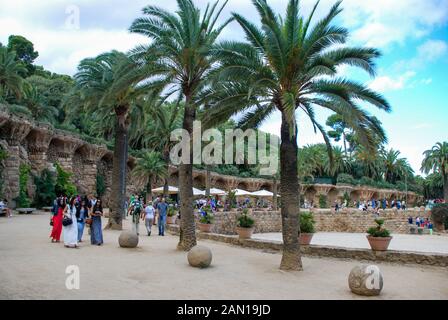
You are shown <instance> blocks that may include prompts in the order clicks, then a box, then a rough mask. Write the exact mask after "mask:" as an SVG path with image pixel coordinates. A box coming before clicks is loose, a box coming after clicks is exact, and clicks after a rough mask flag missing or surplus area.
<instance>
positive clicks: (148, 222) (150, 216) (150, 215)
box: [145, 201, 155, 237]
mask: <svg viewBox="0 0 448 320" xmlns="http://www.w3.org/2000/svg"><path fill="white" fill-rule="evenodd" d="M154 212H155V210H154V207H153V206H152V201H149V203H148V205H147V206H146V207H145V226H146V231H147V232H148V237H150V236H151V229H152V225H153V223H154Z"/></svg>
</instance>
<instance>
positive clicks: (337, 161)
mask: <svg viewBox="0 0 448 320" xmlns="http://www.w3.org/2000/svg"><path fill="white" fill-rule="evenodd" d="M324 168H325V172H326V173H327V174H328V175H330V176H332V177H335V178H336V177H337V175H338V174H339V173H346V172H350V169H351V163H350V162H349V161H348V159H347V154H346V153H345V150H344V151H342V149H341V147H333V161H330V158H329V157H325V163H324Z"/></svg>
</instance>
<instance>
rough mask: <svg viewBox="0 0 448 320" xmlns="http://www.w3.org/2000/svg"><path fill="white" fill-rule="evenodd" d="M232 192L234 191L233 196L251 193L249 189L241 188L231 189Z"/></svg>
mask: <svg viewBox="0 0 448 320" xmlns="http://www.w3.org/2000/svg"><path fill="white" fill-rule="evenodd" d="M232 191H233V192H235V196H236V197H242V196H250V195H251V193H250V192H249V191H246V190H243V189H235V190H232Z"/></svg>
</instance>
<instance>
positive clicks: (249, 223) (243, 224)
mask: <svg viewBox="0 0 448 320" xmlns="http://www.w3.org/2000/svg"><path fill="white" fill-rule="evenodd" d="M248 212H249V211H248V210H247V209H244V210H243V214H242V215H240V216H239V217H238V220H237V223H238V227H240V228H252V227H253V226H254V224H255V220H254V219H252V218H251V217H249V216H248V215H247V213H248Z"/></svg>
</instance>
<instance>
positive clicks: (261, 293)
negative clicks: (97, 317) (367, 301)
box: [0, 214, 448, 299]
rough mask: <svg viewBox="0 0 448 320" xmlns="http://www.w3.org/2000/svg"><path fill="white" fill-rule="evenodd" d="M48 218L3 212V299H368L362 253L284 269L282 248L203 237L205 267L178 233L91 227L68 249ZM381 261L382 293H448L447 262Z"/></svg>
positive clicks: (447, 296)
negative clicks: (71, 285) (191, 261)
mask: <svg viewBox="0 0 448 320" xmlns="http://www.w3.org/2000/svg"><path fill="white" fill-rule="evenodd" d="M48 221H49V219H48V215H45V214H42V215H33V216H16V217H13V218H10V219H7V218H0V299H361V297H358V296H356V295H353V294H352V293H351V292H350V291H349V289H348V285H347V277H348V274H349V272H350V270H351V268H352V267H353V266H355V265H356V264H358V262H356V261H340V260H333V259H318V258H304V259H303V262H304V268H305V271H303V272H294V273H284V272H281V271H279V270H278V265H279V263H280V254H278V253H276V254H272V253H264V252H260V251H255V250H251V249H244V248H238V247H233V246H228V245H225V244H221V243H215V242H209V241H201V244H203V245H206V246H208V247H210V248H211V249H212V251H213V262H212V267H211V268H209V269H205V270H198V269H194V268H191V267H189V265H188V264H187V259H186V253H183V252H179V251H176V250H175V247H176V244H177V237H173V236H166V237H158V236H157V235H155V236H151V237H150V238H148V237H146V236H140V244H139V248H137V249H134V250H125V249H121V248H119V247H118V243H117V238H118V236H119V232H114V231H106V232H105V233H104V238H105V245H104V246H103V247H97V246H91V245H90V244H89V241H88V240H89V238H88V235H87V233H86V234H85V236H84V239H85V243H83V245H82V248H81V249H78V250H76V249H67V248H64V246H63V245H62V244H52V243H50V241H49V239H48V235H49V233H50V229H49V228H50V227H49V225H48ZM126 227H129V225H128V221H127V222H126ZM141 231H142V233H143V225H142V226H141ZM153 233H155V234H156V233H157V232H156V230H155V229H153ZM68 265H77V266H79V268H80V279H81V286H80V289H79V290H68V289H67V288H66V286H65V281H66V277H67V275H66V274H65V270H66V267H67V266H68ZM378 266H379V267H380V269H381V271H382V272H383V276H384V281H385V286H384V290H383V294H382V295H381V296H380V297H379V299H448V270H446V269H445V268H435V267H419V266H415V267H414V266H399V265H391V264H378ZM375 299H376V298H375Z"/></svg>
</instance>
